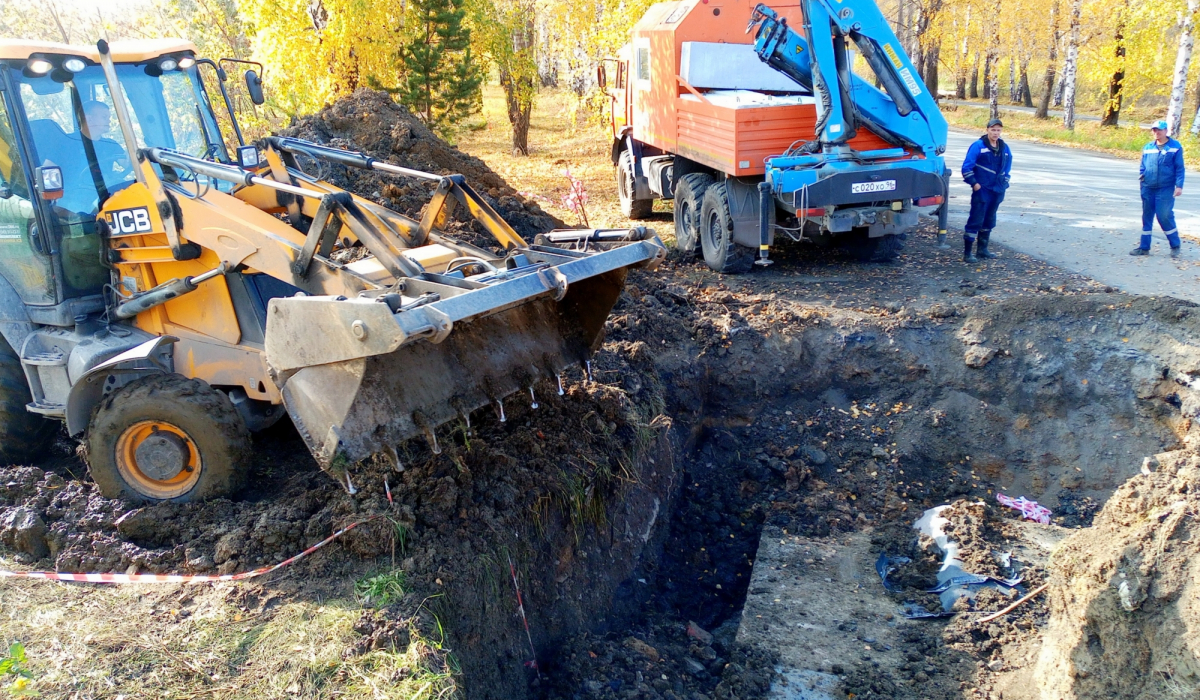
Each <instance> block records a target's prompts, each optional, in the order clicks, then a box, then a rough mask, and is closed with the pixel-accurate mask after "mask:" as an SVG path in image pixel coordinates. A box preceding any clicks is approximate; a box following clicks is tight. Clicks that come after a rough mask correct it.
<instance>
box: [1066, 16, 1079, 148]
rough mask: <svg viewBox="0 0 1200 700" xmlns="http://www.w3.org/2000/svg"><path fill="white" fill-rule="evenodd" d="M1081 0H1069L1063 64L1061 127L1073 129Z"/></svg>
mask: <svg viewBox="0 0 1200 700" xmlns="http://www.w3.org/2000/svg"><path fill="white" fill-rule="evenodd" d="M1082 6H1083V0H1071V29H1070V32H1069V33H1068V35H1067V60H1066V62H1065V63H1064V64H1063V127H1064V128H1066V129H1068V130H1070V131H1074V130H1075V72H1076V70H1077V68H1078V63H1079V14H1080V10H1081V9H1082Z"/></svg>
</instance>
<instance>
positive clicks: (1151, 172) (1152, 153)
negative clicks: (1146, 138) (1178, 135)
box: [1139, 139, 1183, 188]
mask: <svg viewBox="0 0 1200 700" xmlns="http://www.w3.org/2000/svg"><path fill="white" fill-rule="evenodd" d="M1139 179H1140V180H1141V181H1142V184H1143V185H1145V186H1146V187H1153V188H1159V187H1183V146H1180V145H1179V142H1178V141H1176V140H1175V139H1167V142H1166V143H1164V144H1163V145H1161V146H1159V145H1158V142H1157V141H1151V142H1150V143H1148V144H1146V146H1145V147H1144V148H1143V149H1142V167H1141V169H1140V171H1139Z"/></svg>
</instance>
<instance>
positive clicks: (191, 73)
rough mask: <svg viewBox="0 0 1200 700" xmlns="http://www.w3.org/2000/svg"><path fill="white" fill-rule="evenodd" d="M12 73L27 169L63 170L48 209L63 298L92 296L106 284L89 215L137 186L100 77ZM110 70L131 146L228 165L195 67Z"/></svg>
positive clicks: (92, 73) (98, 71) (87, 71)
mask: <svg viewBox="0 0 1200 700" xmlns="http://www.w3.org/2000/svg"><path fill="white" fill-rule="evenodd" d="M11 70H12V73H11V75H12V77H13V81H14V82H15V83H16V84H17V86H18V90H17V93H18V94H17V97H19V100H20V102H21V105H22V107H23V108H24V111H25V116H26V118H27V120H28V123H29V131H30V135H31V136H32V138H33V150H34V159H35V160H34V163H33V164H32V167H35V168H36V167H38V166H45V165H56V166H58V167H59V168H61V169H62V174H63V195H62V197H61V198H59V199H57V200H52V201H51V202H49V204H50V205H51V209H52V211H53V215H54V219H55V220H56V223H57V224H58V226H57V228H58V232H57V233H58V236H59V237H60V240H61V242H62V246H61V249H62V252H63V256H64V259H63V268H64V278H65V280H64V281H65V282H66V283H67V286H68V287H69V288H73V290H71V289H69V290H68V292H67V294H68V296H72V291H74V292H75V293H86V292H88V291H91V290H95V289H97V288H98V287H99V286H100V285H103V284H104V283H105V282H106V281H107V279H108V273H107V270H106V269H105V268H104V267H103V266H102V265H101V264H100V259H99V245H100V243H99V240H98V236H96V233H97V231H96V216H97V214H98V213H99V211H100V206H101V204H102V203H103V202H104V201H105V200H107V199H108V197H109V196H110V195H112V194H113V193H115V192H117V191H119V190H121V189H123V188H125V187H127V186H128V185H130V184H132V183H133V182H135V181H136V178H135V175H134V170H133V164H132V163H130V160H129V152H128V150H127V149H126V148H125V139H124V138H123V136H122V134H121V128H120V126H119V124H118V123H117V119H116V115H115V113H114V111H113V102H112V95H111V94H109V91H108V85H107V83H106V82H105V80H104V71H103V69H102V68H101V67H100V66H96V65H92V66H88V67H86V68H84V69H83V70H81V71H79V72H77V73H74V74H71V73H68V72H66V71H63V70H61V69H60V70H54V71H51V72H50V73H48V74H45V75H38V76H34V75H30V74H29V73H28V72H26V71H23V70H21V69H18V68H13V69H11ZM116 72H117V78H118V80H120V82H121V86H122V91H123V92H124V95H125V104H126V108H127V110H128V111H129V114H130V118H131V120H132V122H133V132H134V136H135V138H136V139H137V141H138V143H137V147H139V148H142V147H152V146H153V147H161V148H169V149H172V150H176V151H180V152H183V153H186V154H188V155H192V156H196V157H199V158H208V159H215V160H221V161H226V162H228V160H229V158H228V153H227V152H226V149H225V144H224V142H223V140H222V138H221V135H220V131H219V130H218V127H217V121H216V119H215V118H214V116H213V114H212V111H211V108H210V106H209V102H208V99H207V96H206V95H205V93H204V88H203V87H202V84H201V80H200V75H199V73H198V71H197V68H196V66H194V65H193V66H192V67H190V68H188V69H178V70H171V71H163V70H161V69H160V68H159V66H158V64H157V63H143V64H117V66H116ZM168 179H169V178H168Z"/></svg>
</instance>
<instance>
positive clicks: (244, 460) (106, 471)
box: [87, 374, 251, 503]
mask: <svg viewBox="0 0 1200 700" xmlns="http://www.w3.org/2000/svg"><path fill="white" fill-rule="evenodd" d="M147 430H149V431H150V432H148V433H146V432H144V431H147ZM172 433H173V434H174V437H173V438H172V440H173V441H174V442H172V444H177V443H178V444H182V448H183V449H186V450H187V453H188V454H189V455H190V457H189V466H191V467H192V468H191V469H190V470H189V469H188V468H186V467H185V468H183V469H182V470H179V471H177V473H176V475H175V476H172V477H164V478H163V479H162V480H156V479H157V477H156V476H152V475H151V474H149V473H146V472H143V471H142V469H143V468H149V467H150V466H153V465H150V464H138V463H137V460H136V459H133V460H132V462H133V463H132V464H131V460H130V459H128V455H129V454H130V451H129V450H128V449H127V448H128V446H129V445H130V444H131V443H133V442H135V441H136V444H137V445H141V444H144V443H145V444H148V443H149V439H148V438H139V437H138V436H139V434H146V435H150V436H151V437H157V436H162V435H167V436H168V437H170V434H172ZM158 439H159V441H160V442H161V441H162V440H163V439H164V438H161V437H159V438H158ZM169 449H175V448H174V447H171V448H169ZM250 451H251V444H250V431H249V430H247V429H246V425H245V423H244V422H243V421H242V418H241V416H239V415H238V412H237V409H235V408H234V407H233V404H232V403H230V401H229V398H228V397H226V396H225V395H224V394H222V393H221V392H219V391H217V390H216V389H213V388H212V387H211V386H209V385H208V383H207V382H204V381H202V380H199V379H187V378H185V377H182V376H180V375H178V374H156V375H153V376H149V377H144V378H142V379H138V380H137V381H134V382H131V383H130V384H128V385H127V386H124V387H122V388H121V389H119V390H117V391H114V392H113V393H111V394H109V395H108V396H106V397H105V398H104V400H103V401H101V402H100V405H99V406H97V407H96V409H95V411H94V412H93V413H92V422H91V426H90V427H89V429H88V435H87V462H88V471H89V472H91V475H92V480H93V481H95V482H96V486H98V487H99V488H100V493H102V494H104V495H105V496H106V497H108V498H125V499H129V500H132V501H139V502H159V501H173V502H176V503H191V502H196V501H203V500H206V499H209V498H220V497H223V496H230V495H232V494H233V493H235V492H236V491H237V490H238V489H239V488H240V487H241V485H242V483H243V482H244V480H245V477H246V472H247V470H248V467H249V462H250ZM160 454H163V453H162V452H160ZM122 455H126V456H125V457H122ZM141 456H143V452H142V450H141V449H137V450H136V454H135V455H134V457H141ZM173 468H175V469H178V467H177V466H175V467H173Z"/></svg>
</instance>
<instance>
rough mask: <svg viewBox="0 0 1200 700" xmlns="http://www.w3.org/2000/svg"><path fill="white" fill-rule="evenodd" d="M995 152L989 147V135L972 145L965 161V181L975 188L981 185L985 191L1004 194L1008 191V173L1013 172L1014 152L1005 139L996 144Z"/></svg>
mask: <svg viewBox="0 0 1200 700" xmlns="http://www.w3.org/2000/svg"><path fill="white" fill-rule="evenodd" d="M996 145H997V148H996V150H995V151H993V150H992V147H991V146H989V145H988V137H987V134H984V135H983V136H982V137H980V139H979V140H978V141H976V142H974V143H972V144H971V147H970V148H968V149H967V157H966V158H964V159H963V164H962V175H963V180H964V181H965V182H966V183H967V184H968V185H970V186H971V189H974V188H975V185H979V186H980V187H982V188H983V189H985V190H991V191H993V192H1003V191H1004V190H1006V189H1008V173H1009V171H1010V170H1012V151H1010V150H1008V144H1007V143H1004V139H1000V140H999V141H997V142H996Z"/></svg>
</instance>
